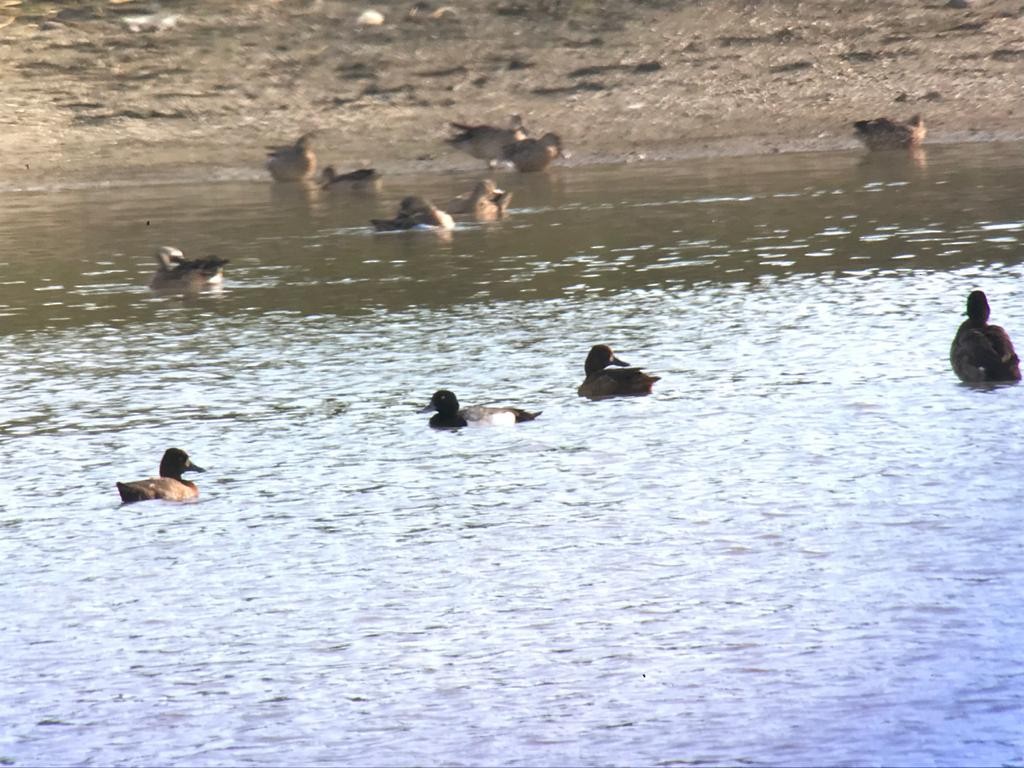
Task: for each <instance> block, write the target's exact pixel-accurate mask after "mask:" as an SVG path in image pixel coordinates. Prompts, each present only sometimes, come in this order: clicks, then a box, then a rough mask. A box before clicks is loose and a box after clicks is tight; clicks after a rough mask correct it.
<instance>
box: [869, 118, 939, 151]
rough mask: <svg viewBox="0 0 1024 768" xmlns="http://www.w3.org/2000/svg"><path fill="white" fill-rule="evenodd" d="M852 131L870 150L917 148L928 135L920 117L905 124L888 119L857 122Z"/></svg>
mask: <svg viewBox="0 0 1024 768" xmlns="http://www.w3.org/2000/svg"><path fill="white" fill-rule="evenodd" d="M853 130H854V132H855V133H856V135H857V138H859V139H860V140H861V141H863V142H864V145H865V146H866V147H867V148H868V149H870V150H885V149H911V148H913V147H919V146H920V145H921V142H923V141H924V137H925V136H926V135H927V134H928V129H927V128H925V126H924V118H922V117H921V116H920V115H914V116H913V117H911V118H910V119H909V120H908V121H907V122H905V123H900V122H897V121H895V120H890V119H889V118H888V117H877V118H875V119H874V120H858V121H857V122H855V123H854V124H853Z"/></svg>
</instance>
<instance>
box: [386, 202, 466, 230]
mask: <svg viewBox="0 0 1024 768" xmlns="http://www.w3.org/2000/svg"><path fill="white" fill-rule="evenodd" d="M370 223H371V224H373V226H374V229H376V230H377V231H378V232H398V231H402V230H410V229H434V230H438V229H442V230H447V229H454V228H455V220H454V219H452V217H451V216H450V215H449V214H448V213H446V212H445V211H442V210H441V209H440V208H438V207H437V206H435V205H434V204H433V203H431V202H430V201H429V200H427V199H426V198H423V197H416V196H409V197H405V198H403V199H402V202H401V203H400V204H399V206H398V213H397V214H396V215H395V217H394V218H393V219H371V220H370Z"/></svg>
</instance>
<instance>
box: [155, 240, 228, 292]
mask: <svg viewBox="0 0 1024 768" xmlns="http://www.w3.org/2000/svg"><path fill="white" fill-rule="evenodd" d="M155 257H156V264H157V266H156V272H155V273H154V275H153V279H152V280H151V281H150V283H149V287H150V288H152V289H153V290H154V291H184V292H188V293H191V292H196V291H200V290H202V289H203V288H208V287H210V286H218V285H220V284H221V283H223V282H224V265H225V264H227V263H228V261H229V259H221V258H218V257H217V256H207V257H206V258H205V259H186V258H185V255H184V254H183V253H182V252H181V251H180V250H178V249H177V248H172V247H171V246H169V245H162V246H160V247H159V248H158V249H157V251H156V254H155Z"/></svg>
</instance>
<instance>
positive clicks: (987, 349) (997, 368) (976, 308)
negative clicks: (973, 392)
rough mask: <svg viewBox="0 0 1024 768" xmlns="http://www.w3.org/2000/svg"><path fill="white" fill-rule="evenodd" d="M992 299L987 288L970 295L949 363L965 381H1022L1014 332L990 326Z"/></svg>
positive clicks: (972, 382) (951, 348)
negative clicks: (989, 303) (987, 295)
mask: <svg viewBox="0 0 1024 768" xmlns="http://www.w3.org/2000/svg"><path fill="white" fill-rule="evenodd" d="M989 313H990V310H989V306H988V298H987V297H986V296H985V294H984V292H983V291H971V293H970V295H969V296H968V297H967V319H966V320H964V321H963V323H961V324H960V328H959V329H957V332H956V336H955V337H953V344H952V345H951V346H950V348H949V363H950V365H952V366H953V370H954V371H955V372H956V375H957V376H959V377H960V380H961V381H965V382H967V383H970V384H977V383H980V382H985V381H1020V359H1019V358H1018V357H1017V353H1016V352H1014V350H1013V342H1012V341H1010V335H1009V334H1008V333H1007V332H1006V331H1004V330H1003V329H1002V328H1000V327H999V326H998V325H989V324H988V317H989Z"/></svg>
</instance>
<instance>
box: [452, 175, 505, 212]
mask: <svg viewBox="0 0 1024 768" xmlns="http://www.w3.org/2000/svg"><path fill="white" fill-rule="evenodd" d="M510 202H512V193H511V192H506V191H505V190H502V189H498V187H497V186H496V185H495V183H494V182H493V181H491V180H490V179H482V180H481V181H478V182H477V183H476V186H475V187H473V189H472V191H470V192H467V193H466V194H464V195H459V196H458V197H456V198H455V199H454V200H452V201H451V202H450V203H449V204H448V205H447V207H446V210H447V211H448V213H451V214H454V215H469V216H472V217H473V218H474V219H477V220H478V221H493V220H495V219H500V218H502V217H503V216H504V215H505V212H506V211H507V210H508V206H509V203H510Z"/></svg>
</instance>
